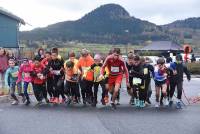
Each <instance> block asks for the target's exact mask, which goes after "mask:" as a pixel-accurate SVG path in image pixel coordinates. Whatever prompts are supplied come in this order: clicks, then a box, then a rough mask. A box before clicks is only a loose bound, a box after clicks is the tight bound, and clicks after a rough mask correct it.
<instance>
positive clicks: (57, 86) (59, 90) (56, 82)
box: [53, 78, 65, 99]
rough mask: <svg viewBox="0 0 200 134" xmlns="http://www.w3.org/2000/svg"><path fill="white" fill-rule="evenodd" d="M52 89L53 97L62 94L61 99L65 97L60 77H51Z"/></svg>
mask: <svg viewBox="0 0 200 134" xmlns="http://www.w3.org/2000/svg"><path fill="white" fill-rule="evenodd" d="M53 87H54V88H53V89H54V97H57V98H59V95H61V96H62V99H65V93H64V80H63V79H61V78H54V79H53Z"/></svg>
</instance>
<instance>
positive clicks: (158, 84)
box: [155, 80, 166, 87]
mask: <svg viewBox="0 0 200 134" xmlns="http://www.w3.org/2000/svg"><path fill="white" fill-rule="evenodd" d="M164 84H166V80H163V81H157V80H155V85H156V86H157V87H162V85H164Z"/></svg>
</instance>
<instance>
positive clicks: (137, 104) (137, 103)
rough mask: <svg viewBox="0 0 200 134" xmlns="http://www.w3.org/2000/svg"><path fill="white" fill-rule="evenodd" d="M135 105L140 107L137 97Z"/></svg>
mask: <svg viewBox="0 0 200 134" xmlns="http://www.w3.org/2000/svg"><path fill="white" fill-rule="evenodd" d="M135 106H136V107H140V101H139V99H135Z"/></svg>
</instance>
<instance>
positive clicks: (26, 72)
mask: <svg viewBox="0 0 200 134" xmlns="http://www.w3.org/2000/svg"><path fill="white" fill-rule="evenodd" d="M31 72H32V67H31V64H30V63H29V64H28V65H24V64H22V65H21V66H20V68H19V73H18V80H17V82H20V81H22V75H23V81H24V82H31V81H32V77H31V75H30V74H31Z"/></svg>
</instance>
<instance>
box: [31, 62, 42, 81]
mask: <svg viewBox="0 0 200 134" xmlns="http://www.w3.org/2000/svg"><path fill="white" fill-rule="evenodd" d="M44 68H45V67H44V66H43V65H42V64H41V65H40V66H38V67H37V66H35V65H32V74H33V75H32V82H33V84H44V83H45V79H40V78H39V77H38V76H37V75H38V74H40V73H41V74H42V72H43V71H44Z"/></svg>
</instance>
